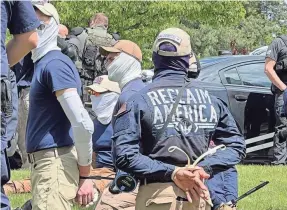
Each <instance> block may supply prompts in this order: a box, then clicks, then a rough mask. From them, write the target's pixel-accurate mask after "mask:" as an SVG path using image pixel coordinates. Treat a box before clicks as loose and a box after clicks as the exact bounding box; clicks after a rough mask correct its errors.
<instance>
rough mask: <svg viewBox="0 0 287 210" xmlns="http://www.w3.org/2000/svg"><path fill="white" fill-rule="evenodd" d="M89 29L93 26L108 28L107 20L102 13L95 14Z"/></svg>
mask: <svg viewBox="0 0 287 210" xmlns="http://www.w3.org/2000/svg"><path fill="white" fill-rule="evenodd" d="M89 26H90V27H95V26H105V28H108V26H109V18H108V17H107V16H106V15H105V14H104V13H96V14H95V15H94V16H93V17H92V18H91V19H90V22H89Z"/></svg>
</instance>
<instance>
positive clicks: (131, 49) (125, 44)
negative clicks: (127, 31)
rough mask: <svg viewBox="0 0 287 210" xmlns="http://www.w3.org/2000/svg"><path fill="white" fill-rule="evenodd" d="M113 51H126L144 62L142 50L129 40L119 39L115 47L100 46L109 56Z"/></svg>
mask: <svg viewBox="0 0 287 210" xmlns="http://www.w3.org/2000/svg"><path fill="white" fill-rule="evenodd" d="M111 52H115V53H118V52H124V53H127V54H129V55H130V56H133V57H134V58H136V59H137V60H138V61H140V62H142V51H141V49H140V48H139V46H138V45H137V44H136V43H134V42H132V41H129V40H119V41H118V42H117V43H116V44H115V45H114V46H113V47H100V53H101V54H102V55H104V56H107V55H108V54H109V53H111Z"/></svg>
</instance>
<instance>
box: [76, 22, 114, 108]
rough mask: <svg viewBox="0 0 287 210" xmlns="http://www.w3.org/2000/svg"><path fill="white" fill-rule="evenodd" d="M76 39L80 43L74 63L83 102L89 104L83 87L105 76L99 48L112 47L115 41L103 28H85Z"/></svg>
mask: <svg viewBox="0 0 287 210" xmlns="http://www.w3.org/2000/svg"><path fill="white" fill-rule="evenodd" d="M77 38H78V39H79V41H80V46H79V52H78V54H79V55H78V56H79V59H78V60H77V61H76V62H75V64H76V67H77V68H78V70H79V73H80V77H81V80H82V84H83V87H82V91H83V98H82V100H83V102H84V103H86V102H89V101H90V99H89V95H88V93H87V92H86V91H85V87H86V86H88V85H91V84H93V80H94V79H95V77H97V76H101V75H104V74H107V71H106V68H105V66H104V57H103V56H102V55H100V53H99V48H100V46H107V47H108V46H113V45H114V44H115V43H116V41H115V40H114V39H113V37H112V35H110V34H109V33H108V32H107V30H106V29H105V28H103V27H100V26H98V27H95V28H87V29H85V30H84V31H83V33H81V34H79V35H78V36H77Z"/></svg>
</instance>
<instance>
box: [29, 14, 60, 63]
mask: <svg viewBox="0 0 287 210" xmlns="http://www.w3.org/2000/svg"><path fill="white" fill-rule="evenodd" d="M44 25H45V28H44V29H43V30H39V29H37V32H38V37H39V42H38V46H37V48H35V49H33V50H32V51H31V52H32V60H33V62H34V63H35V62H36V61H37V60H39V59H40V58H42V57H43V56H44V55H46V54H47V53H48V52H50V51H52V50H60V48H59V47H58V46H57V36H58V33H59V26H58V25H57V23H56V21H55V19H54V18H51V20H50V22H49V24H44Z"/></svg>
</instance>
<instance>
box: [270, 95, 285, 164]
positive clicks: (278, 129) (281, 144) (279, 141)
mask: <svg viewBox="0 0 287 210" xmlns="http://www.w3.org/2000/svg"><path fill="white" fill-rule="evenodd" d="M283 104H284V101H283V94H282V93H277V94H276V95H275V104H274V106H275V117H276V125H275V135H274V137H273V141H274V155H273V158H274V160H273V162H272V163H273V164H274V165H278V164H286V160H287V149H286V146H287V144H286V140H287V136H286V135H282V134H284V132H282V131H284V130H286V129H287V127H286V126H287V118H286V117H281V116H280V114H281V111H282V107H283Z"/></svg>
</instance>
